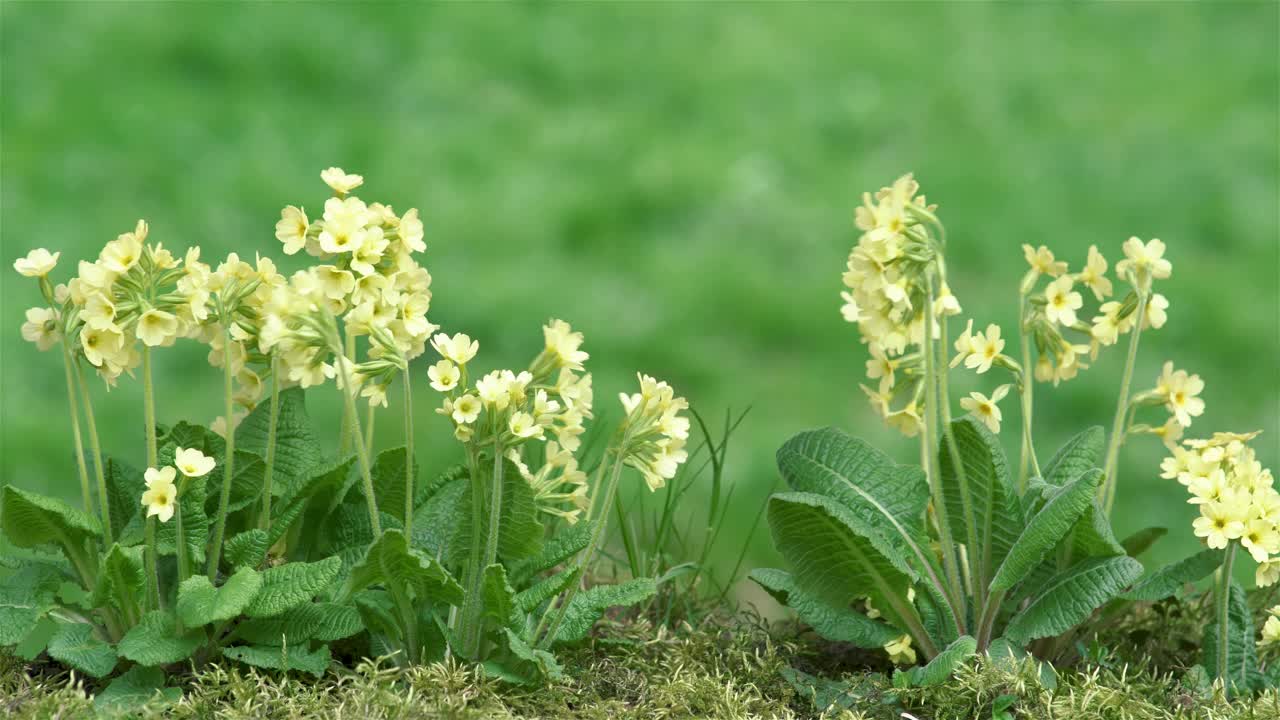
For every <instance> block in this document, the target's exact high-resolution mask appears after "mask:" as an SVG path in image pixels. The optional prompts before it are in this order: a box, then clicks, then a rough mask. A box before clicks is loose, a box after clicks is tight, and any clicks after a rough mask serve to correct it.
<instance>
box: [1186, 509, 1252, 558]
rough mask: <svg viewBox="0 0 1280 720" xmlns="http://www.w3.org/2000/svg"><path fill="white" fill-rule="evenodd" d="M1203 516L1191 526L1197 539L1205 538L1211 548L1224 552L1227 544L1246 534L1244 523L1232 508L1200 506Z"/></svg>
mask: <svg viewBox="0 0 1280 720" xmlns="http://www.w3.org/2000/svg"><path fill="white" fill-rule="evenodd" d="M1200 507H1201V510H1200V512H1201V515H1200V517H1198V518H1196V519H1195V521H1194V522H1193V523H1192V524H1191V526H1192V528H1193V529H1194V530H1195V534H1196V537H1199V538H1204V539H1205V542H1206V543H1207V544H1208V545H1209V547H1211V548H1214V549H1216V550H1222V549H1224V548H1226V547H1227V543H1228V542H1230V541H1232V540H1235V539H1237V538H1239V537H1240V536H1241V535H1242V534H1243V533H1244V522H1243V521H1242V520H1240V519H1239V517H1238V513H1237V512H1236V511H1235V510H1234V508H1232V507H1231V506H1229V505H1227V504H1224V503H1216V502H1210V503H1205V504H1203V505H1201V506H1200Z"/></svg>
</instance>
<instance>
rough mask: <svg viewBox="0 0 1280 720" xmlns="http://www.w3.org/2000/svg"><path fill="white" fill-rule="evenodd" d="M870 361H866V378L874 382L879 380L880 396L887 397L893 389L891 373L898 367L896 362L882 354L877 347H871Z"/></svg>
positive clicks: (893, 379) (882, 351)
mask: <svg viewBox="0 0 1280 720" xmlns="http://www.w3.org/2000/svg"><path fill="white" fill-rule="evenodd" d="M870 350H871V359H870V360H868V361H867V377H869V378H871V379H872V380H875V379H876V378H880V394H881V395H888V394H889V390H891V389H892V388H893V384H894V381H895V378H894V374H893V371H894V370H896V369H897V367H898V361H897V360H894V359H893V358H890V357H889V356H887V355H885V354H884V350H882V349H880V346H878V345H871V346H870Z"/></svg>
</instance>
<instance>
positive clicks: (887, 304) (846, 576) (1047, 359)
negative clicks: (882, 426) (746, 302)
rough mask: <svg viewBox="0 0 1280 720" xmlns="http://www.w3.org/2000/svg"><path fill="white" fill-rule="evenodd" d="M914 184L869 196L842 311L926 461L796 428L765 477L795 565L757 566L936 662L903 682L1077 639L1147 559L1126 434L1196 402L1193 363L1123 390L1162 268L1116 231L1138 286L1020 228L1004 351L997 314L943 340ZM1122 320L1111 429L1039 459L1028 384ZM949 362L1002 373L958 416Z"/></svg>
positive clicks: (894, 422) (816, 603)
mask: <svg viewBox="0 0 1280 720" xmlns="http://www.w3.org/2000/svg"><path fill="white" fill-rule="evenodd" d="M918 189H919V188H918V185H917V183H916V182H915V180H914V179H913V178H912V177H911V176H910V175H907V176H905V177H902V178H900V179H898V180H897V181H896V182H894V184H893V185H892V186H890V187H887V188H883V189H882V190H880V191H879V192H877V193H876V194H875V195H871V194H869V193H868V194H866V195H864V203H863V205H862V206H861V207H859V208H858V209H857V213H856V224H857V227H858V228H859V229H860V230H861V231H862V235H861V237H860V239H859V241H858V243H857V246H856V247H855V248H854V249H853V251H852V253H851V254H850V256H849V262H848V267H847V271H846V272H845V274H844V284H845V286H846V290H845V291H844V292H843V293H842V298H843V306H842V308H841V312H842V314H843V316H844V318H845V319H846V320H847V321H849V322H852V323H856V324H857V325H858V329H859V331H860V334H861V337H862V341H863V342H864V343H866V344H867V346H868V349H869V351H870V354H871V359H870V360H869V361H868V362H867V376H868V377H869V378H870V379H872V380H876V381H878V383H877V384H876V386H875V387H866V386H863V388H862V389H863V391H864V392H865V394H866V395H867V396H868V398H869V399H870V400H871V404H872V406H873V407H874V408H875V410H876V412H877V414H878V415H879V416H880V417H881V418H883V420H884V421H885V423H886V424H887V425H888V426H889V427H891V428H894V429H896V430H898V431H900V432H901V433H902V434H903V435H905V436H907V437H917V436H918V437H919V438H920V460H919V466H916V465H912V464H899V463H897V462H895V461H894V460H893V459H891V458H890V457H889V456H887V455H886V454H884V453H882V452H880V451H878V450H876V449H875V448H873V447H871V446H870V445H868V444H867V443H865V442H862V441H860V440H856V439H853V438H851V437H849V436H847V435H845V434H844V433H843V432H840V431H838V430H835V429H826V430H817V431H810V432H804V433H801V434H800V435H797V436H796V437H794V438H792V439H791V440H790V441H788V442H787V443H786V444H785V445H783V447H782V448H781V449H780V450H779V451H778V466H779V468H780V470H781V473H782V475H783V477H784V479H785V480H786V481H787V483H788V485H789V486H790V490H791V492H786V493H782V494H778V495H774V496H773V497H772V498H771V499H770V500H769V508H768V517H769V524H770V527H771V529H772V532H773V536H774V541H775V544H776V545H777V547H778V549H779V550H780V551H781V554H782V556H783V557H784V558H785V559H786V560H787V561H788V562H789V563H790V564H791V567H792V570H791V571H790V572H785V571H782V570H756V571H755V572H754V573H753V575H752V577H753V579H754V580H756V581H757V582H758V583H759V584H760V585H762V586H763V587H764V588H765V589H766V590H768V591H769V592H771V593H772V594H773V595H774V596H775V597H776V598H778V599H779V600H780V601H782V602H783V603H785V604H787V605H789V606H790V607H792V608H793V609H794V610H795V611H796V612H797V613H798V615H799V617H800V619H801V620H802V621H804V622H806V623H808V624H809V625H811V626H812V627H813V628H814V630H816V631H817V632H818V633H820V634H822V635H825V636H827V637H828V638H830V639H834V640H840V641H847V642H851V643H854V644H857V645H859V646H861V647H868V648H879V647H882V648H884V650H885V651H886V652H887V654H888V655H889V656H890V658H891V659H892V660H893V661H894V662H895V663H899V664H907V665H910V664H914V663H915V662H916V661H917V659H918V655H919V654H923V659H925V660H929V661H931V663H932V664H933V667H932V668H931V669H930V670H929V671H928V672H926V671H925V670H924V669H918V670H913V671H910V672H906V673H903V674H902V675H901V677H902V678H903V681H904V682H908V683H911V682H924V681H925V680H926V679H928V678H936V677H939V676H941V677H945V676H946V674H947V673H948V672H949V668H950V667H951V666H953V665H954V664H955V663H958V662H959V661H960V660H962V659H963V658H964V657H965V656H967V655H969V654H972V653H973V652H975V651H987V652H990V653H992V654H996V655H1005V656H1009V655H1012V656H1022V655H1023V654H1024V653H1025V652H1026V651H1027V650H1030V651H1032V652H1033V653H1034V654H1036V655H1038V656H1041V657H1043V658H1045V659H1053V658H1056V657H1061V656H1062V655H1064V654H1065V653H1067V652H1070V651H1071V643H1070V638H1071V635H1072V633H1073V632H1075V629H1076V628H1077V626H1079V625H1080V624H1081V623H1083V622H1084V621H1086V620H1087V619H1088V618H1089V617H1090V616H1091V615H1092V614H1093V613H1094V611H1095V610H1097V609H1098V608H1101V607H1102V606H1104V605H1106V604H1108V603H1109V602H1111V601H1113V600H1114V599H1116V598H1117V597H1118V596H1119V595H1120V594H1121V593H1122V592H1124V591H1125V590H1126V588H1128V587H1129V586H1130V585H1131V584H1132V583H1133V582H1134V581H1135V580H1137V579H1138V577H1139V576H1140V575H1141V573H1142V566H1141V565H1140V564H1139V563H1138V562H1137V561H1136V560H1134V559H1133V558H1131V557H1129V556H1128V553H1127V552H1126V546H1125V545H1123V544H1121V543H1120V542H1118V541H1117V540H1116V538H1115V536H1114V535H1113V533H1112V530H1111V527H1110V523H1109V522H1108V517H1107V516H1108V509H1109V507H1110V502H1111V498H1113V497H1114V486H1115V477H1114V476H1115V471H1116V465H1117V459H1116V456H1117V452H1118V449H1119V446H1120V443H1121V442H1123V440H1124V438H1125V437H1126V436H1128V435H1130V434H1135V433H1154V434H1156V435H1159V436H1162V437H1163V438H1164V439H1165V441H1166V442H1172V441H1173V440H1174V439H1176V437H1177V435H1178V434H1180V429H1181V427H1182V426H1184V425H1189V424H1190V421H1191V416H1194V415H1198V414H1199V413H1200V412H1201V411H1202V410H1203V403H1202V402H1200V401H1199V399H1198V398H1196V397H1195V395H1196V394H1197V393H1198V392H1199V390H1200V389H1201V387H1202V385H1201V383H1200V381H1199V378H1198V377H1195V376H1189V375H1187V374H1186V373H1185V372H1178V373H1175V372H1173V371H1172V369H1171V368H1169V367H1167V368H1166V371H1165V375H1164V376H1163V377H1162V380H1161V384H1160V385H1159V387H1158V388H1157V389H1156V390H1152V391H1149V392H1145V393H1140V394H1138V395H1136V396H1134V397H1132V398H1131V397H1129V392H1130V390H1129V384H1130V380H1131V377H1132V374H1133V366H1134V362H1135V355H1136V351H1137V344H1138V337H1139V335H1140V333H1141V331H1142V330H1143V329H1144V328H1159V327H1160V326H1162V325H1163V324H1164V323H1165V319H1166V312H1165V311H1166V309H1167V308H1168V302H1167V301H1166V300H1165V299H1164V297H1163V296H1161V295H1159V294H1156V293H1153V292H1152V290H1151V281H1152V279H1153V278H1156V279H1158V278H1164V277H1168V276H1169V274H1170V271H1171V267H1170V265H1169V262H1168V261H1167V260H1165V259H1164V258H1163V252H1164V245H1163V243H1161V242H1160V241H1159V240H1151V241H1149V242H1145V243H1144V242H1142V241H1140V240H1138V239H1137V238H1132V239H1130V240H1129V241H1127V242H1126V243H1124V247H1123V250H1124V254H1125V259H1124V260H1122V261H1120V262H1119V263H1117V265H1116V271H1117V273H1118V275H1119V277H1120V278H1121V279H1123V280H1124V281H1125V282H1126V283H1127V284H1128V285H1129V286H1130V287H1131V290H1130V291H1129V292H1128V294H1127V295H1126V296H1125V297H1124V298H1123V299H1122V300H1120V301H1106V302H1104V301H1105V300H1106V298H1108V297H1109V296H1110V295H1112V293H1113V284H1112V281H1111V279H1109V278H1107V277H1106V271H1107V261H1106V260H1105V259H1104V258H1103V256H1102V255H1101V253H1100V252H1099V251H1098V249H1097V247H1091V248H1090V249H1089V254H1088V259H1087V262H1086V264H1085V266H1084V267H1083V268H1082V269H1081V270H1080V271H1079V272H1077V273H1074V274H1073V273H1069V272H1068V268H1067V264H1066V263H1065V262H1061V261H1058V260H1056V259H1055V258H1054V256H1053V253H1052V252H1051V251H1050V250H1049V249H1048V248H1045V247H1039V248H1032V247H1030V246H1024V253H1025V256H1026V259H1027V261H1028V264H1029V265H1030V269H1029V271H1028V272H1027V274H1026V276H1025V277H1024V278H1023V280H1022V282H1021V284H1020V286H1019V288H1018V307H1019V309H1020V310H1019V313H1020V315H1019V316H1020V323H1019V333H1018V342H1019V346H1020V351H1021V352H1020V355H1021V357H1020V358H1015V357H1013V356H1011V355H1010V354H1007V353H1006V352H1005V345H1006V341H1005V338H1004V337H1003V336H1002V333H1001V329H1000V328H999V327H998V326H997V325H994V324H989V325H987V326H986V327H985V329H982V330H975V329H974V322H973V320H969V321H968V322H967V323H966V326H965V327H964V329H963V331H962V332H961V333H959V335H958V336H956V337H955V338H954V348H955V350H956V354H955V355H954V356H951V357H950V358H948V356H947V355H948V352H947V350H948V347H949V346H951V345H952V341H953V338H952V335H951V334H950V332H949V330H948V320H949V318H951V317H954V316H956V315H959V314H961V312H962V310H961V307H960V303H959V301H958V300H957V298H956V296H955V295H954V294H953V293H952V291H951V286H950V285H949V283H948V274H947V270H948V268H947V264H946V261H945V252H946V247H947V236H946V231H945V229H944V227H943V225H942V223H941V222H940V220H939V218H938V216H937V214H936V212H935V210H936V207H935V206H933V205H929V204H928V203H927V202H926V201H925V198H924V197H923V196H921V195H918V194H917V191H918ZM1046 279H1047V280H1046ZM1080 285H1083V286H1084V287H1085V288H1087V289H1088V290H1089V291H1090V292H1091V293H1092V294H1093V295H1094V296H1095V299H1096V300H1098V302H1099V303H1101V305H1100V307H1099V308H1098V309H1097V313H1098V314H1097V316H1096V317H1095V319H1094V321H1093V323H1089V322H1086V321H1085V320H1084V319H1083V308H1084V297H1083V296H1082V293H1081V292H1079V291H1078V290H1077V289H1076V288H1077V287H1078V286H1080ZM1126 333H1127V334H1129V335H1130V344H1129V352H1128V355H1127V359H1126V366H1125V371H1124V381H1123V382H1124V387H1123V388H1122V391H1121V396H1122V398H1123V400H1122V401H1121V403H1120V406H1119V408H1118V409H1117V412H1116V424H1115V428H1116V430H1115V431H1114V432H1113V433H1112V435H1111V437H1110V438H1109V439H1108V438H1107V437H1106V436H1105V434H1104V433H1103V431H1102V430H1101V429H1099V428H1091V429H1088V430H1085V431H1084V432H1082V433H1080V434H1079V435H1077V436H1076V437H1075V438H1073V439H1072V440H1071V441H1070V442H1068V443H1067V444H1066V445H1065V446H1064V447H1063V448H1062V449H1060V450H1059V451H1058V452H1057V453H1056V454H1055V455H1054V456H1053V457H1052V458H1051V459H1049V460H1048V461H1047V462H1045V463H1041V462H1040V461H1039V459H1038V457H1037V455H1036V451H1035V443H1034V439H1033V436H1032V423H1031V417H1032V406H1033V386H1034V384H1035V382H1036V381H1039V382H1042V383H1052V384H1053V385H1055V386H1056V385H1058V384H1059V383H1061V382H1063V381H1066V380H1070V379H1072V378H1074V377H1076V376H1077V375H1078V374H1079V371H1080V370H1083V369H1085V368H1087V367H1088V365H1087V361H1089V360H1091V359H1092V358H1094V357H1096V356H1097V354H1098V353H1099V351H1100V349H1101V348H1102V347H1104V346H1107V345H1111V344H1114V343H1116V342H1117V341H1118V338H1119V337H1120V336H1121V335H1123V334H1126ZM960 365H963V366H964V367H965V368H966V369H969V370H973V371H975V372H976V373H977V374H979V375H985V374H987V373H989V372H993V371H994V372H998V373H1002V374H1007V377H1008V379H1009V380H1008V382H1007V383H1004V384H1000V385H999V386H997V387H996V388H995V389H994V390H993V391H992V392H991V393H990V395H987V394H984V393H981V392H973V393H970V395H969V396H968V397H966V398H963V399H961V401H960V405H961V407H962V408H963V409H965V410H967V411H969V414H968V415H966V416H965V417H961V418H953V416H952V410H951V399H950V394H949V389H948V388H949V378H948V372H949V370H950V369H951V368H956V367H959V366H960ZM1011 392H1013V393H1016V395H1017V397H1019V398H1020V399H1021V406H1022V413H1021V416H1022V417H1021V428H1020V430H1021V432H1020V434H1021V444H1022V451H1021V456H1022V460H1021V463H1020V465H1021V468H1020V469H1019V470H1016V471H1015V470H1013V469H1011V468H1010V465H1009V463H1008V462H1007V460H1006V457H1005V453H1004V450H1003V449H1002V447H1001V444H1000V441H999V436H998V434H999V432H1000V430H1001V424H1002V421H1003V414H1002V412H1001V410H1000V407H999V403H1000V401H1001V400H1002V399H1003V398H1005V397H1006V396H1007V395H1009V394H1010V393H1011ZM1157 404H1160V405H1167V406H1168V407H1169V408H1170V410H1171V411H1172V412H1173V413H1174V415H1173V420H1172V421H1171V422H1170V423H1166V424H1164V425H1162V426H1160V427H1159V428H1152V427H1151V426H1148V425H1136V424H1134V414H1135V412H1136V410H1137V408H1139V407H1144V406H1153V405H1157ZM1015 472H1016V480H1015V477H1014V476H1015ZM1138 540H1140V538H1139V539H1138ZM1138 540H1134V541H1133V543H1132V544H1134V545H1135V547H1136V545H1137V544H1138ZM1136 552H1137V550H1135V554H1136Z"/></svg>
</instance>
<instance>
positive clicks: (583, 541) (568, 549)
mask: <svg viewBox="0 0 1280 720" xmlns="http://www.w3.org/2000/svg"><path fill="white" fill-rule="evenodd" d="M594 531H595V523H594V522H590V521H586V520H584V521H581V522H579V523H577V524H575V525H570V526H569V527H566V528H564V529H563V530H561V531H559V532H557V533H556V534H555V535H553V536H552V537H551V539H550V540H548V541H547V542H546V543H545V544H544V545H543V546H542V550H541V551H539V552H538V554H537V555H534V556H533V557H531V558H526V559H524V560H520V561H518V562H515V563H512V564H511V570H510V575H511V584H512V585H515V586H516V587H520V586H522V585H524V584H525V583H526V582H528V581H529V579H530V578H532V577H533V576H535V575H537V574H538V573H540V572H543V571H544V570H550V569H552V568H554V567H556V566H557V565H559V564H561V563H563V562H566V561H567V560H569V558H572V557H573V556H574V555H577V554H578V553H579V552H582V551H583V550H585V549H586V547H587V545H589V544H590V543H591V534H592V533H593V532H594ZM415 534H416V531H415Z"/></svg>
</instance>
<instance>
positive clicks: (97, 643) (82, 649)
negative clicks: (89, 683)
mask: <svg viewBox="0 0 1280 720" xmlns="http://www.w3.org/2000/svg"><path fill="white" fill-rule="evenodd" d="M47 652H48V653H49V657H51V658H53V659H54V660H57V661H59V662H63V663H66V664H67V665H70V666H71V667H73V668H75V669H76V670H79V671H80V672H82V673H84V674H86V675H89V676H90V677H96V678H100V677H106V676H108V675H110V674H111V671H112V670H115V668H116V660H117V657H116V651H115V649H114V648H112V647H111V645H110V644H109V643H106V642H103V641H102V640H101V639H99V638H97V637H94V634H93V627H92V626H91V625H88V624H85V623H62V624H59V626H58V631H57V632H56V633H54V635H53V637H52V638H51V639H50V640H49V647H48V649H47Z"/></svg>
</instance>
